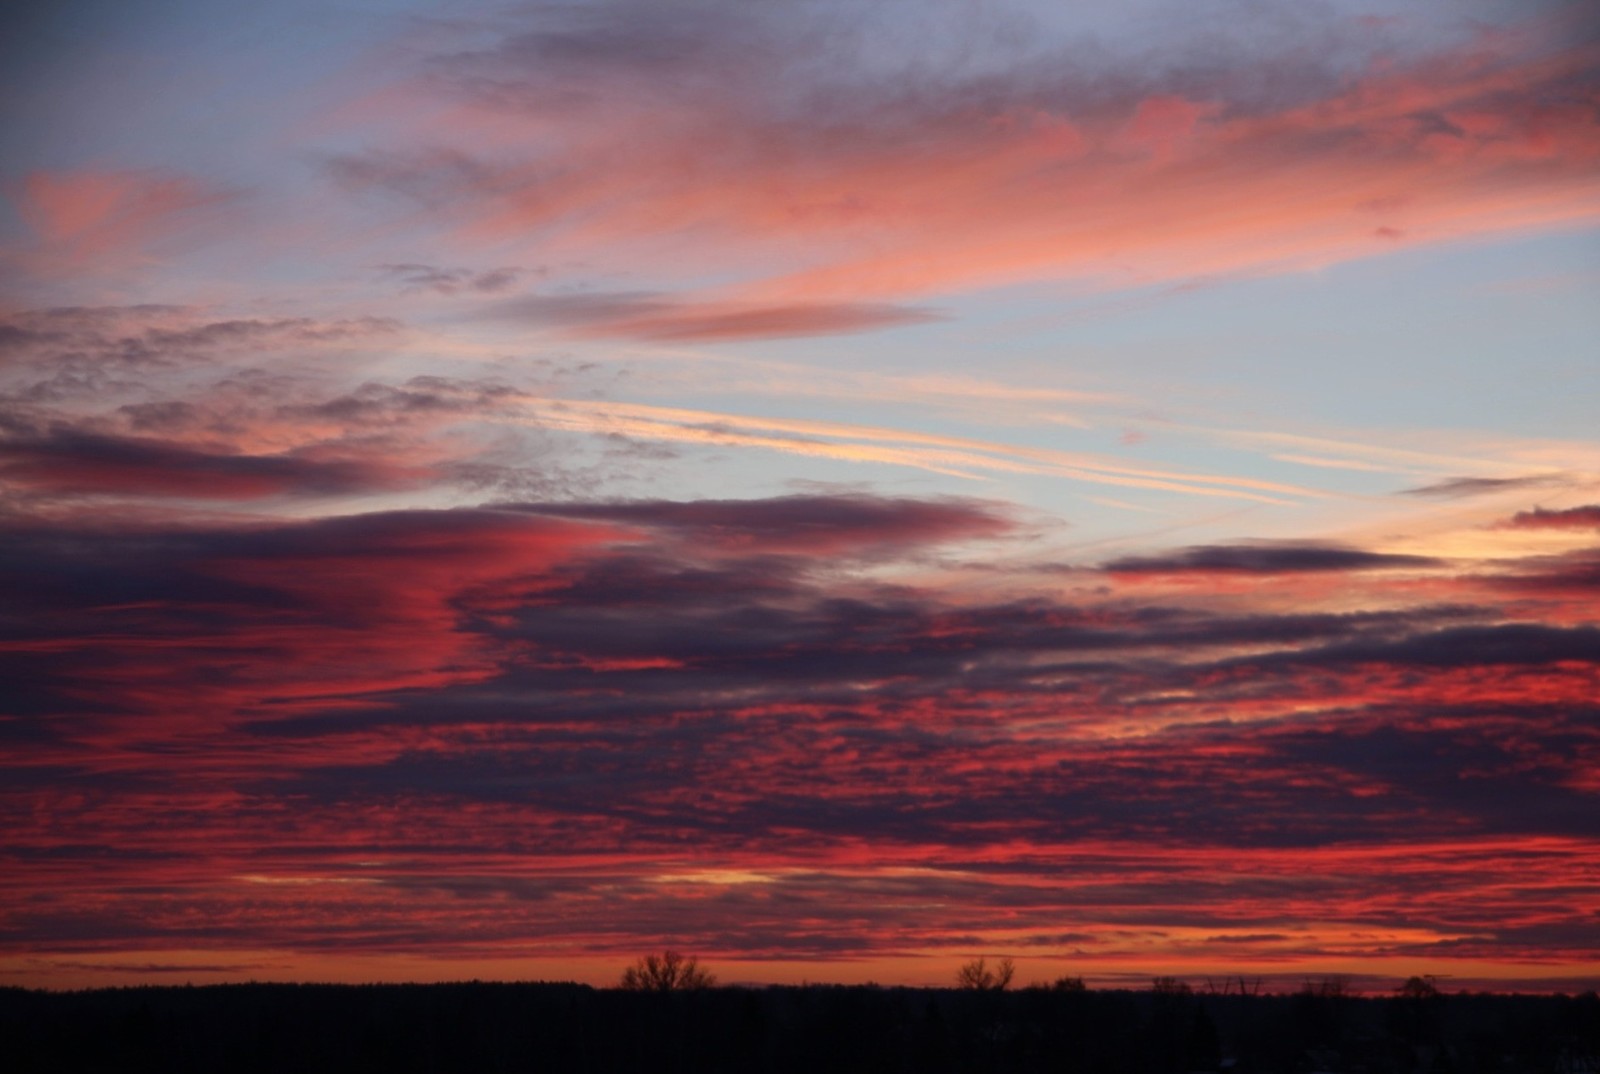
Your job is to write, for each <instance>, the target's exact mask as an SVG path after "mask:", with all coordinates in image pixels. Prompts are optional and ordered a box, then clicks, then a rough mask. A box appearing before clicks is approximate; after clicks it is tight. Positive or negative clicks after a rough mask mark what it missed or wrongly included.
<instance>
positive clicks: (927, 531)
mask: <svg viewBox="0 0 1600 1074" xmlns="http://www.w3.org/2000/svg"><path fill="white" fill-rule="evenodd" d="M514 506H516V508H517V509H519V510H526V511H532V512H537V513H540V514H548V515H552V516H555V517H559V518H578V519H592V520H604V521H610V522H617V523H625V524H627V525H630V526H647V527H650V528H651V529H654V530H657V531H660V532H666V533H673V534H676V535H678V536H679V537H680V539H683V540H686V541H689V542H691V543H692V544H694V545H695V546H698V547H706V546H708V545H709V546H710V547H714V548H716V549H718V550H719V551H722V552H724V553H735V554H772V553H776V554H784V555H796V554H800V555H809V556H834V555H847V556H848V555H859V554H862V553H863V552H870V551H889V552H899V553H903V552H905V551H907V550H909V549H910V548H911V547H913V546H915V545H919V544H935V543H939V542H945V541H952V540H960V539H965V538H976V537H996V536H1000V535H1002V534H1004V533H1006V532H1007V531H1009V530H1010V529H1011V528H1012V523H1011V522H1010V520H1009V519H1008V518H1007V517H1006V516H1005V514H1004V512H1003V511H1002V510H1001V509H1000V508H999V506H998V505H994V504H984V503H981V502H978V501H972V500H957V499H949V500H912V499H895V498H887V497H882V496H868V495H863V494H855V495H847V494H841V495H808V496H783V497H776V498H771V499H763V500H695V501H691V502H673V501H661V500H655V501H634V502H623V503H613V504H604V503H588V504H585V503H577V504H529V505H514Z"/></svg>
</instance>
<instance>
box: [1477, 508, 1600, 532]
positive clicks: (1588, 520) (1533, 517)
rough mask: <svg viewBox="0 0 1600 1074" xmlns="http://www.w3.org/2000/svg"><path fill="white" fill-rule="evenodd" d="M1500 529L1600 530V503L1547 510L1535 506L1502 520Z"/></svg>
mask: <svg viewBox="0 0 1600 1074" xmlns="http://www.w3.org/2000/svg"><path fill="white" fill-rule="evenodd" d="M1497 528H1498V529H1513V530H1557V529H1561V530H1565V529H1572V530H1600V504H1586V505H1585V506H1583V507H1567V508H1562V509H1561V510H1555V511H1547V510H1545V509H1544V508H1543V507H1535V508H1534V509H1533V510H1532V511H1518V512H1517V513H1516V514H1514V515H1512V516H1511V517H1510V518H1508V519H1506V520H1505V521H1504V522H1501V523H1500V524H1499V525H1498V527H1497Z"/></svg>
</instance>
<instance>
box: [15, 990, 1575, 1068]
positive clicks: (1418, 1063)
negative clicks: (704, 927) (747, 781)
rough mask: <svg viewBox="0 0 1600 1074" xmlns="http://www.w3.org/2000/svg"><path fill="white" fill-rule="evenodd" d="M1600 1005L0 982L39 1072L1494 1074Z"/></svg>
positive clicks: (1559, 1039) (1532, 1000)
mask: <svg viewBox="0 0 1600 1074" xmlns="http://www.w3.org/2000/svg"><path fill="white" fill-rule="evenodd" d="M1597 1056H1600V998H1597V997H1596V996H1595V994H1594V993H1592V992H1591V993H1585V994H1584V995H1581V996H1525V995H1487V994H1474V995H1466V994H1457V995H1441V994H1422V995H1393V996H1383V997H1365V996H1352V995H1348V994H1344V993H1342V992H1341V991H1340V990H1338V989H1333V990H1329V989H1320V990H1319V989H1308V990H1307V991H1305V992H1302V993H1299V994H1287V995H1283V994H1280V995H1249V994H1244V995H1240V994H1237V993H1234V994H1228V995H1223V994H1206V993H1199V992H1192V991H1188V990H1185V989H1182V988H1174V987H1166V988H1160V987H1158V988H1154V989H1151V990H1148V991H1095V990H1085V989H1079V988H1073V987H1062V988H1055V989H1051V988H1028V989H1021V990H1016V991H1003V990H1000V989H971V988H968V989H920V988H880V987H874V986H836V985H813V986H804V987H770V988H742V987H733V988H694V989H688V990H664V991H661V990H657V991H650V990H625V989H596V988H590V987H588V986H585V985H577V984H496V983H480V982H472V983H463V984H438V985H293V984H238V985H211V986H204V987H140V988H117V989H100V990H92V991H83V992H68V993H56V992H40V991H31V990H26V989H15V988H13V989H0V1068H3V1069H5V1070H8V1071H12V1072H15V1074H32V1072H36V1071H37V1072H46V1071H48V1072H79V1071H82V1072H100V1071H106V1072H111V1071H116V1072H146V1071H148V1072H154V1071H160V1072H163V1074H167V1072H170V1074H185V1072H191V1071H193V1072H200V1071H204V1072H207V1074H210V1072H215V1071H228V1072H236V1074H251V1072H263V1074H265V1072H277V1071H296V1072H308V1074H309V1072H320V1071H330V1072H331V1071H339V1072H341V1074H347V1072H352V1071H382V1072H395V1074H399V1072H419V1074H420V1072H429V1074H433V1072H447V1071H473V1072H480V1071H481V1072H490V1074H492V1072H500V1071H504V1072H511V1071H515V1072H518V1074H526V1072H537V1071H560V1072H563V1074H566V1072H572V1074H613V1072H646V1071H647V1072H650V1074H676V1072H683V1074H718V1072H724V1071H726V1072H738V1074H763V1072H767V1074H788V1072H796V1074H799V1072H807V1074H810V1072H814V1071H840V1072H850V1071H862V1072H867V1071H870V1072H873V1074H892V1072H906V1074H911V1072H915V1074H924V1072H931V1074H940V1072H950V1074H954V1072H975V1074H977V1072H1013V1071H1015V1072H1036V1071H1037V1072H1046V1071H1048V1072H1052V1074H1073V1072H1084V1074H1184V1072H1189V1071H1232V1072H1235V1074H1306V1072H1309V1071H1334V1072H1341V1071H1342V1072H1351V1074H1354V1072H1357V1071H1364V1072H1367V1074H1390V1072H1392V1074H1480V1072H1482V1074H1487V1072H1497V1074H1501V1072H1512V1071H1514V1072H1518V1074H1523V1072H1546V1071H1548V1072H1552V1074H1555V1072H1563V1074H1566V1072H1572V1071H1590V1070H1595V1069H1600V1066H1595V1065H1585V1064H1594V1062H1595V1057H1597Z"/></svg>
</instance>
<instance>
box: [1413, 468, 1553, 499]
mask: <svg viewBox="0 0 1600 1074" xmlns="http://www.w3.org/2000/svg"><path fill="white" fill-rule="evenodd" d="M1568 482H1569V478H1567V476H1566V475H1564V474H1529V475H1527V476H1526V477H1452V478H1450V479H1449V480H1446V481H1438V482H1435V483H1433V484H1431V485H1421V486H1419V487H1417V488H1411V489H1405V490H1404V492H1405V495H1407V496H1433V497H1439V498H1441V499H1449V500H1457V499H1464V498H1467V497H1470V496H1489V495H1493V494H1495V493H1500V492H1511V491H1515V490H1517V489H1527V488H1550V487H1556V486H1561V485H1565V484H1567V483H1568Z"/></svg>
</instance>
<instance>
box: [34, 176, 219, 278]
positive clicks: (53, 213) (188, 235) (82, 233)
mask: <svg viewBox="0 0 1600 1074" xmlns="http://www.w3.org/2000/svg"><path fill="white" fill-rule="evenodd" d="M236 198H237V195H236V194H234V193H232V192H229V191H224V190H221V189H217V188H214V187H211V186H209V185H207V184H206V183H204V182H202V181H201V180H199V179H196V178H193V177H191V176H186V175H179V174H173V173H166V172H160V171H89V170H82V171H56V172H46V171H38V172H33V173H31V174H29V175H28V176H27V177H26V178H25V179H24V180H23V182H22V188H21V194H20V197H19V199H18V208H19V211H20V213H21V215H22V218H23V219H24V220H25V221H27V223H28V224H29V226H31V227H32V228H33V230H34V233H35V234H36V235H37V236H38V240H39V245H40V249H41V251H42V253H43V256H44V258H45V260H44V261H43V262H41V263H40V265H39V267H41V268H48V267H51V266H53V271H56V272H63V271H67V270H69V269H72V268H74V267H76V268H79V269H81V268H83V267H85V266H87V265H89V264H95V265H97V266H99V267H104V265H105V264H106V263H108V262H111V263H118V262H126V263H138V262H140V261H142V260H143V259H144V257H145V255H146V252H147V251H154V250H158V249H160V248H162V247H165V246H169V245H171V244H173V243H176V242H184V241H192V240H193V239H195V238H197V237H199V235H200V234H201V233H202V232H204V231H205V230H206V229H211V228H214V227H215V226H216V225H217V223H218V222H219V220H220V219H221V217H222V216H223V215H225V214H224V212H223V210H225V209H227V208H228V207H229V205H230V203H232V202H233V201H235V200H236Z"/></svg>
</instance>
